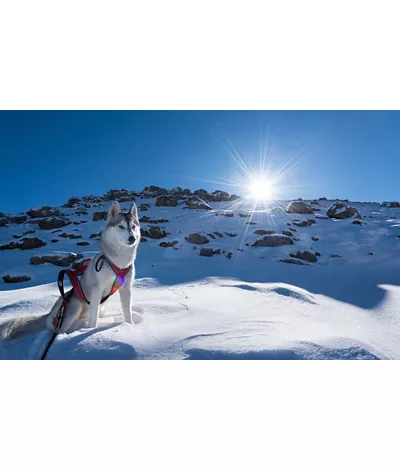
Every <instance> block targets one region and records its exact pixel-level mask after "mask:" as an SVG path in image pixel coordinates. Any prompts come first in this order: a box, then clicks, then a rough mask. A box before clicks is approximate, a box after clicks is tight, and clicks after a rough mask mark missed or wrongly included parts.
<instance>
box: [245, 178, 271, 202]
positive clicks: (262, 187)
mask: <svg viewBox="0 0 400 470" xmlns="http://www.w3.org/2000/svg"><path fill="white" fill-rule="evenodd" d="M248 191H249V195H248V197H249V198H251V199H254V200H256V201H267V200H269V199H272V198H273V196H274V185H273V182H272V181H271V180H269V179H268V178H266V177H264V178H254V179H252V180H251V181H250V183H249V184H248Z"/></svg>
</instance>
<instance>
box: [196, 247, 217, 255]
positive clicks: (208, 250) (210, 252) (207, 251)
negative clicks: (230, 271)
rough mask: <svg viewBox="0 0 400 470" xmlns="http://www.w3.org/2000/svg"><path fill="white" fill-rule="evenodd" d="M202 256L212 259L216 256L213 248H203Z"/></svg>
mask: <svg viewBox="0 0 400 470" xmlns="http://www.w3.org/2000/svg"><path fill="white" fill-rule="evenodd" d="M199 254H200V256H207V257H210V256H212V255H213V254H214V252H213V250H212V248H202V249H201V250H200V253H199Z"/></svg>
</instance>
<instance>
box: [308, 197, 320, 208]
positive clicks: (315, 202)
mask: <svg viewBox="0 0 400 470" xmlns="http://www.w3.org/2000/svg"><path fill="white" fill-rule="evenodd" d="M310 204H313V205H316V204H319V202H318V201H316V200H315V199H313V200H312V201H310ZM314 210H315V209H314Z"/></svg>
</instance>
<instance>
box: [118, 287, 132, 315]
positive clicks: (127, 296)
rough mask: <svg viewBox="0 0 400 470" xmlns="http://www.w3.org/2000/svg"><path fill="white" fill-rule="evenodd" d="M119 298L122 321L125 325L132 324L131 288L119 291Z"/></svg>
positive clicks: (123, 288)
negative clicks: (122, 315)
mask: <svg viewBox="0 0 400 470" xmlns="http://www.w3.org/2000/svg"><path fill="white" fill-rule="evenodd" d="M119 296H120V298H121V307H122V313H123V314H124V320H125V321H126V322H127V323H132V312H131V302H132V291H131V286H130V285H127V286H123V287H121V289H120V290H119Z"/></svg>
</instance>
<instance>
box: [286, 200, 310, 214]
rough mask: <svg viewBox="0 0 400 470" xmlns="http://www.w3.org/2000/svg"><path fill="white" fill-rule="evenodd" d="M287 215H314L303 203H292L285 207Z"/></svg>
mask: <svg viewBox="0 0 400 470" xmlns="http://www.w3.org/2000/svg"><path fill="white" fill-rule="evenodd" d="M286 212H288V213H289V214H314V209H313V208H312V207H311V206H309V205H308V204H306V203H305V202H303V201H292V202H291V203H289V204H288V206H287V207H286Z"/></svg>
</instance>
